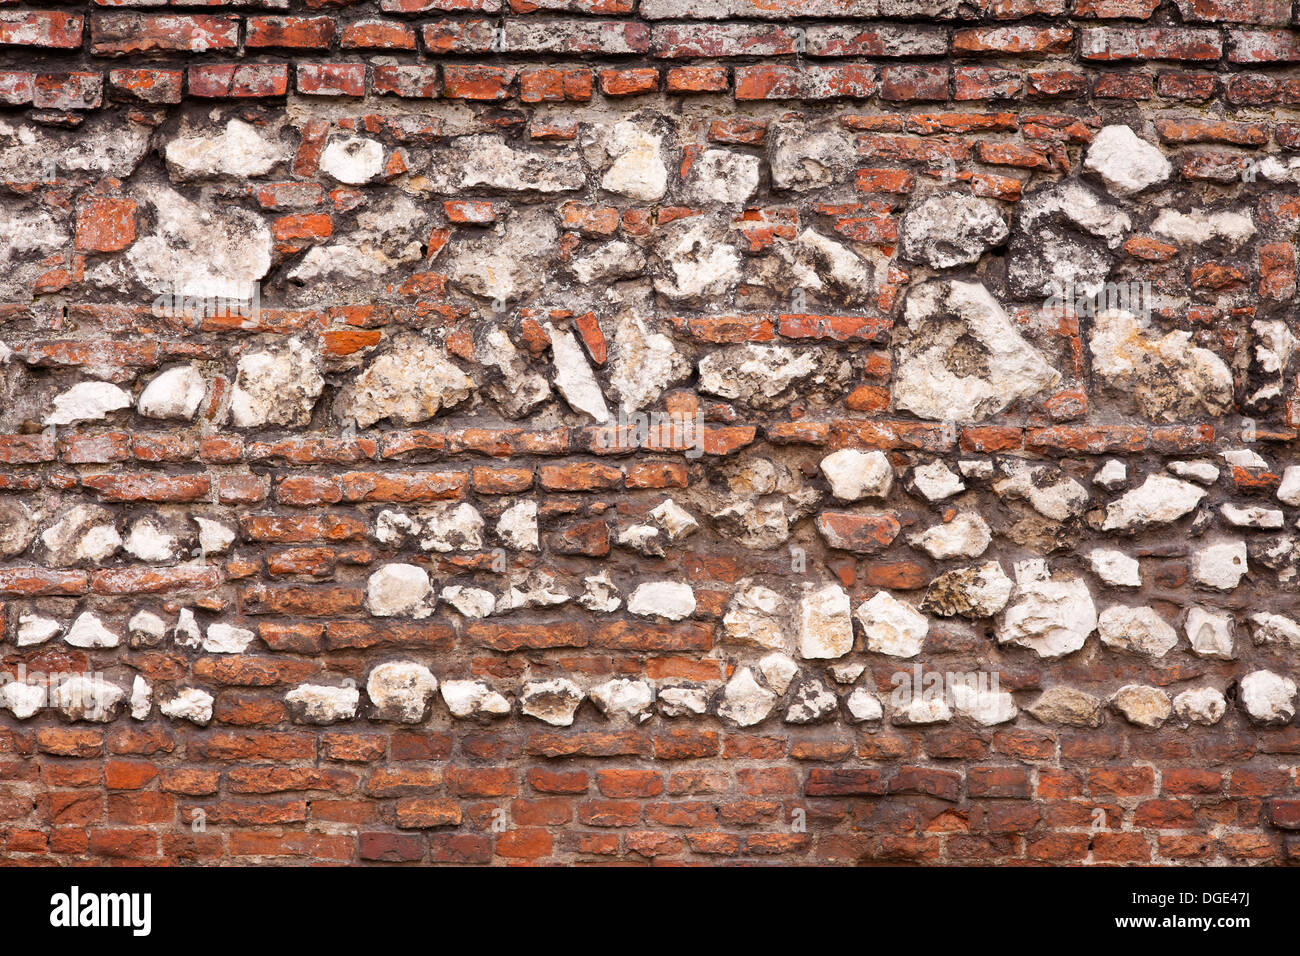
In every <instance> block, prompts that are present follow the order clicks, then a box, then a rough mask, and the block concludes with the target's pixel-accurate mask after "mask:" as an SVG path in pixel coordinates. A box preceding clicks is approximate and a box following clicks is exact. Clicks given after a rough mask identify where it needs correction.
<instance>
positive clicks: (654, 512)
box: [650, 498, 700, 542]
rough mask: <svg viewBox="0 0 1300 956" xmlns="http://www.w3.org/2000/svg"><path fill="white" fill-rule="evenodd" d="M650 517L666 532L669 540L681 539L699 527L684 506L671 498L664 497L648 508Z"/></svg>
mask: <svg viewBox="0 0 1300 956" xmlns="http://www.w3.org/2000/svg"><path fill="white" fill-rule="evenodd" d="M650 517H651V518H653V519H654V520H655V522H656V523H657V524H658V525H659V527H661V528H663V529H664V531H665V532H666V533H667V534H668V540H669V541H674V542H676V541H681V540H682V539H683V538H688V537H690V536H691V535H692V534H694V533H695V532H696V531H698V530H699V528H700V523H699V522H698V521H696V520H695V519H694V518H693V517H692V516H691V514H690V512H688V511H687V510H686V509H685V508H683V507H681V506H680V505H679V504H677V502H675V501H673V499H671V498H665V499H664V500H663V501H661V502H660V503H659V504H658V505H657V506H655V507H654V508H652V509H651V510H650Z"/></svg>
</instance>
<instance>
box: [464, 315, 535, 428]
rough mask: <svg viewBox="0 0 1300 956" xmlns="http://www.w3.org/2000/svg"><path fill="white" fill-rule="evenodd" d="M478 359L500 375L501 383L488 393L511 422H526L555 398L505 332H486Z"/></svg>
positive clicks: (482, 337)
mask: <svg viewBox="0 0 1300 956" xmlns="http://www.w3.org/2000/svg"><path fill="white" fill-rule="evenodd" d="M475 357H476V359H477V360H478V362H479V363H480V364H481V365H483V366H484V367H486V368H495V369H496V370H497V371H498V372H499V373H500V375H501V380H500V381H499V382H495V381H494V382H489V383H488V385H487V386H486V388H485V389H484V391H485V392H486V393H487V395H488V397H489V398H491V399H492V400H493V401H494V402H496V403H497V405H499V406H500V407H501V411H502V414H504V415H505V416H506V417H507V418H522V417H523V416H524V415H527V414H528V413H529V412H531V411H532V410H533V409H534V408H536V407H537V406H538V405H541V404H542V403H543V402H545V401H546V400H547V399H549V398H550V397H551V386H550V383H549V382H547V381H546V379H545V378H544V377H543V376H542V375H540V374H539V373H537V372H534V371H531V370H530V369H529V368H528V364H527V362H526V361H525V359H524V357H523V356H522V355H521V354H520V352H519V350H518V349H517V348H515V344H514V343H513V342H512V341H510V336H509V335H507V334H506V332H505V330H504V329H501V328H493V329H488V330H487V331H486V332H484V333H483V335H482V336H481V338H480V340H479V343H478V348H477V350H476V355H475Z"/></svg>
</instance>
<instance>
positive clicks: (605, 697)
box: [587, 678, 654, 724]
mask: <svg viewBox="0 0 1300 956" xmlns="http://www.w3.org/2000/svg"><path fill="white" fill-rule="evenodd" d="M587 696H588V697H590V698H591V702H592V703H593V704H595V705H596V709H597V710H599V711H600V712H601V713H602V714H604V715H605V716H606V717H607V718H609V719H610V720H624V721H630V722H632V723H635V724H641V723H644V722H645V721H647V720H649V719H650V716H651V708H652V706H653V704H654V689H653V688H651V686H650V685H649V684H648V683H646V682H645V681H643V680H628V679H627V678H615V679H613V680H608V681H606V682H605V683H603V684H597V685H596V686H595V687H592V688H591V689H590V690H589V691H587Z"/></svg>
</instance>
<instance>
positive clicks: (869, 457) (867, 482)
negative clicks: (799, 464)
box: [821, 448, 894, 501]
mask: <svg viewBox="0 0 1300 956" xmlns="http://www.w3.org/2000/svg"><path fill="white" fill-rule="evenodd" d="M821 470H822V474H823V475H825V476H826V480H827V482H829V483H830V486H831V494H833V495H834V496H835V497H836V498H838V499H839V500H840V501H860V500H862V499H863V498H884V497H885V496H887V495H888V494H889V489H890V488H892V487H893V484H894V468H893V466H892V465H891V464H890V463H889V459H888V458H887V457H885V453H884V452H880V451H857V450H856V449H853V448H841V449H840V450H839V451H836V452H831V454H829V455H827V456H826V457H825V458H823V459H822V461H821Z"/></svg>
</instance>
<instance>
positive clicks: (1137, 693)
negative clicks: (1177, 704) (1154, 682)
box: [1110, 684, 1173, 730]
mask: <svg viewBox="0 0 1300 956" xmlns="http://www.w3.org/2000/svg"><path fill="white" fill-rule="evenodd" d="M1110 704H1111V706H1112V707H1114V708H1115V710H1117V711H1118V712H1119V713H1120V714H1122V715H1123V716H1124V719H1125V720H1127V721H1128V722H1129V723H1130V724H1133V725H1135V726H1137V727H1142V728H1143V729H1145V730H1159V729H1160V728H1161V727H1162V726H1164V723H1165V721H1166V720H1168V719H1169V718H1170V717H1171V716H1172V715H1173V705H1172V704H1171V703H1170V701H1169V695H1168V694H1166V693H1165V692H1164V691H1162V690H1161V689H1160V688H1158V687H1148V686H1146V685H1144V684H1125V685H1124V686H1123V687H1121V688H1120V689H1119V690H1117V691H1116V692H1115V695H1114V696H1113V697H1112V698H1111V699H1110Z"/></svg>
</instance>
